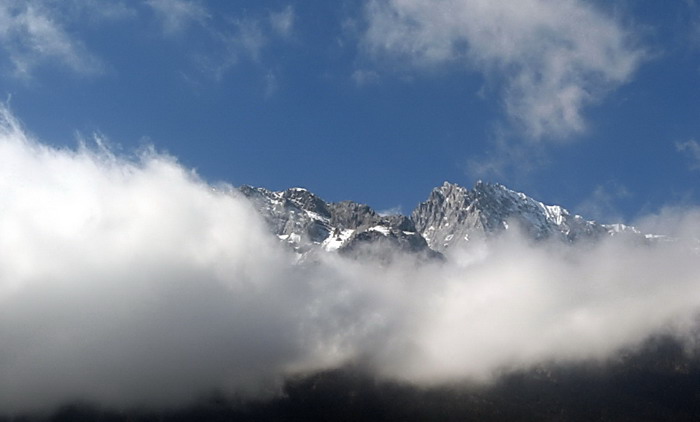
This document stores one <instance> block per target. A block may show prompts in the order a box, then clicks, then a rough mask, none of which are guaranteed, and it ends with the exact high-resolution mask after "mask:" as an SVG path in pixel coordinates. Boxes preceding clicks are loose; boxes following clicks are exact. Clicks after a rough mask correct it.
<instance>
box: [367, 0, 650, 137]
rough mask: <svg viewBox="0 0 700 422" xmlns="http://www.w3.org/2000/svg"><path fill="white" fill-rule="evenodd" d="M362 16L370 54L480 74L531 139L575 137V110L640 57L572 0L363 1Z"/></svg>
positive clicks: (606, 19) (617, 32) (624, 33)
mask: <svg viewBox="0 0 700 422" xmlns="http://www.w3.org/2000/svg"><path fill="white" fill-rule="evenodd" d="M365 15H366V20H367V29H366V32H365V33H364V46H365V48H366V50H367V52H368V53H369V54H370V55H372V56H374V57H381V58H385V57H387V56H389V57H391V58H393V59H399V60H401V61H403V62H408V63H410V64H412V65H414V66H416V67H432V66H436V65H446V64H450V65H457V66H462V67H465V68H467V69H471V70H475V71H477V72H480V73H482V74H483V75H484V77H485V78H486V79H487V80H489V81H493V82H495V86H497V87H499V88H497V91H498V94H499V95H500V98H501V100H502V102H503V109H504V111H505V113H506V114H507V116H508V118H509V119H510V121H511V123H513V124H514V125H515V127H517V128H518V129H520V132H523V133H525V134H526V135H527V137H529V138H530V139H533V140H542V139H563V138H567V137H569V136H571V135H573V134H577V133H580V132H582V131H584V130H585V129H586V121H585V118H584V113H583V112H584V109H585V108H586V107H587V106H590V105H592V104H595V103H596V102H598V101H599V100H601V99H602V98H603V97H604V96H605V94H606V93H607V92H608V91H609V90H611V89H614V88H615V87H618V86H619V85H621V84H623V83H625V82H627V81H628V80H629V79H630V78H631V77H632V75H633V73H634V71H635V70H636V69H637V68H638V67H639V65H640V63H641V62H642V61H643V60H644V58H645V52H644V51H643V50H642V49H641V48H639V47H637V46H635V44H634V39H633V38H634V37H633V34H632V33H631V32H630V31H628V30H626V29H625V28H624V27H623V26H622V25H621V24H620V23H619V22H618V21H616V20H615V19H614V18H612V17H610V16H608V15H606V14H605V13H604V12H603V11H601V10H600V9H598V8H596V7H594V6H593V5H591V4H589V3H585V2H582V1H580V0H565V1H552V0H524V1H520V2H516V3H514V2H509V1H482V0H450V1H448V0H439V1H425V0H370V1H369V2H368V3H367V5H366V9H365Z"/></svg>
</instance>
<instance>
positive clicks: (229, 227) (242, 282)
mask: <svg viewBox="0 0 700 422" xmlns="http://www.w3.org/2000/svg"><path fill="white" fill-rule="evenodd" d="M0 116H1V118H0V338H1V339H2V342H0V375H1V376H0V414H14V413H22V412H37V411H48V410H50V409H51V408H53V407H54V406H57V405H59V404H61V403H64V402H66V401H70V400H84V401H85V400H87V401H92V402H96V403H99V404H103V405H106V406H111V407H117V408H125V407H126V408H128V407H131V406H147V407H169V406H179V405H183V404H187V403H188V402H190V401H192V400H195V399H196V398H198V397H200V396H201V395H203V394H209V393H211V392H213V391H223V392H224V393H226V394H235V395H241V396H244V397H250V396H255V397H265V396H270V395H272V394H275V393H276V392H277V391H278V390H277V388H278V387H279V385H280V382H282V380H283V379H284V378H285V377H286V376H288V375H290V374H298V373H308V372H312V371H317V370H320V369H325V368H334V367H338V366H341V365H344V364H348V363H359V364H362V365H364V366H365V367H366V368H367V369H368V370H370V371H372V372H373V373H375V374H377V376H380V377H384V378H386V379H394V380H402V381H406V382H409V383H412V384H416V385H435V384H441V383H447V382H458V381H477V382H478V381H482V382H488V381H490V380H492V379H493V378H494V377H495V376H497V375H498V374H501V373H503V372H507V371H509V370H512V369H519V368H527V367H529V366H531V365H536V364H540V363H546V362H551V361H557V362H576V361H581V360H589V359H594V360H604V359H607V358H609V357H611V356H614V353H615V352H616V351H618V350H619V349H620V348H622V347H633V346H635V345H637V344H639V343H640V342H642V341H643V340H644V339H646V338H647V337H648V336H650V335H652V334H654V333H659V332H673V333H676V334H677V335H679V336H685V337H686V338H688V336H690V334H689V333H690V328H691V327H692V326H693V324H694V319H695V315H696V313H697V310H698V306H700V297H698V295H697V292H698V291H699V289H700V279H698V276H697V275H698V274H700V260H698V259H697V258H698V257H697V254H698V252H697V245H696V244H694V243H692V241H691V240H689V241H688V242H686V241H684V240H683V239H680V240H679V241H677V242H664V243H659V244H657V245H652V246H649V245H643V244H640V243H639V242H636V241H633V240H630V239H625V238H611V239H609V240H608V241H605V242H601V243H600V244H596V245H591V244H588V245H579V246H571V247H564V248H562V247H561V245H558V244H552V245H550V244H546V243H542V244H537V245H533V244H531V243H529V242H528V241H526V240H524V239H523V238H521V237H520V236H518V235H517V234H512V235H509V236H508V237H504V238H500V239H498V240H496V241H494V242H491V243H474V244H471V245H470V246H469V247H468V248H466V249H463V250H457V251H453V253H452V255H451V256H449V259H448V260H447V261H446V262H440V263H437V262H436V263H422V264H419V263H416V262H414V261H413V260H411V258H410V257H402V256H398V257H397V258H396V259H395V260H394V261H393V263H392V264H389V265H387V264H386V263H384V264H379V263H374V262H358V261H353V260H351V259H347V258H342V257H340V256H337V255H333V254H328V255H327V256H323V257H321V258H320V260H319V262H316V263H313V264H306V265H299V264H295V263H294V257H293V256H292V255H291V253H290V252H289V251H287V250H286V249H285V248H284V247H283V246H282V245H281V244H279V243H278V242H276V239H274V237H273V236H271V235H270V234H269V232H268V231H267V229H266V228H265V227H264V225H263V223H262V221H261V219H260V218H259V217H258V215H257V214H256V212H255V211H254V210H253V209H252V208H251V205H250V204H249V203H248V202H247V201H246V200H245V199H243V198H242V197H240V196H238V195H236V194H235V192H234V191H232V190H231V189H230V188H227V187H226V186H225V185H223V186H216V187H212V186H211V185H210V184H208V183H206V182H205V181H203V180H201V179H200V178H199V177H197V175H196V174H194V173H193V172H192V171H189V170H187V169H185V168H183V167H182V166H180V165H179V164H178V163H177V161H176V160H175V159H174V158H173V157H169V156H167V155H163V154H158V153H156V152H153V151H145V152H142V153H140V154H139V155H138V156H137V157H136V158H134V159H128V158H124V157H120V156H115V155H113V154H111V153H110V152H109V151H107V150H104V149H99V148H97V149H91V148H87V147H83V148H79V149H77V150H73V149H56V148H53V147H49V146H46V145H43V144H41V143H40V142H38V141H37V140H35V139H32V138H31V137H30V136H29V135H27V133H26V132H25V131H24V130H23V129H22V128H21V126H20V124H19V123H18V122H17V120H16V119H15V118H14V117H13V116H12V114H11V113H10V112H9V111H8V110H7V109H4V108H3V109H2V113H0ZM679 214H680V215H682V216H683V218H678V217H679ZM699 216H700V213H698V212H697V211H692V212H689V211H687V210H686V211H678V212H677V213H674V214H673V215H672V216H670V217H669V216H666V215H664V214H660V215H659V216H655V217H653V218H652V217H650V218H649V219H648V222H649V223H648V224H655V226H654V227H656V228H662V227H665V228H666V229H668V230H669V232H673V231H674V230H675V233H698V232H699V230H698V228H699V227H700V217H699Z"/></svg>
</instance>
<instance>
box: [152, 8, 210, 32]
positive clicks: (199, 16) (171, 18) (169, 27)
mask: <svg viewBox="0 0 700 422" xmlns="http://www.w3.org/2000/svg"><path fill="white" fill-rule="evenodd" d="M146 4H147V5H148V6H149V7H151V9H152V10H153V12H154V13H155V14H156V16H158V18H159V19H160V21H161V24H162V25H163V33H164V34H165V35H168V36H171V35H175V34H178V33H181V32H182V31H184V30H186V29H187V28H188V27H189V26H191V25H193V24H203V23H204V22H205V21H206V20H207V19H208V18H209V17H210V14H209V11H208V10H207V9H206V7H205V6H204V5H203V4H201V3H199V2H197V1H193V0H148V1H147V2H146Z"/></svg>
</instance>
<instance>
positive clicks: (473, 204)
mask: <svg viewBox="0 0 700 422" xmlns="http://www.w3.org/2000/svg"><path fill="white" fill-rule="evenodd" d="M411 217H412V219H413V221H414V222H415V225H416V228H417V230H418V231H419V232H421V233H422V234H423V237H425V239H426V240H427V242H428V245H429V246H430V247H431V248H432V249H434V250H436V251H440V252H443V251H445V250H447V249H448V248H450V247H453V246H455V245H458V244H461V243H465V242H468V241H470V240H474V239H478V238H486V237H490V236H493V235H496V234H499V233H500V232H502V231H503V230H507V229H509V228H510V227H513V226H515V225H517V226H518V227H519V228H520V230H522V231H523V232H525V233H526V234H527V235H528V236H529V237H531V238H532V239H535V240H538V239H545V238H550V237H552V236H555V237H558V238H560V239H562V240H566V241H574V240H579V239H581V238H595V237H597V236H601V235H604V234H607V233H608V230H607V229H606V228H605V227H604V226H602V225H600V224H597V223H595V222H593V221H588V220H585V219H583V218H582V217H581V216H578V215H574V216H572V215H571V214H570V213H569V212H568V211H567V210H565V209H564V208H561V207H559V206H557V205H545V204H543V203H541V202H538V201H535V200H534V199H532V198H530V197H528V196H527V195H525V194H523V193H519V192H515V191H512V190H510V189H507V188H506V187H504V186H502V185H499V184H488V183H483V182H477V184H476V185H475V186H474V189H472V190H469V189H465V188H463V187H461V186H458V185H454V184H451V183H447V182H445V183H444V184H443V185H442V186H440V187H437V188H435V189H433V191H432V192H431V194H430V196H429V198H428V200H427V201H425V202H422V203H421V204H419V205H418V207H417V208H416V209H415V210H414V211H413V213H412V215H411Z"/></svg>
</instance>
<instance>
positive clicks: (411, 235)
mask: <svg viewBox="0 0 700 422" xmlns="http://www.w3.org/2000/svg"><path fill="white" fill-rule="evenodd" d="M240 191H241V192H242V193H243V194H244V195H245V196H246V197H248V198H249V199H250V200H251V201H252V202H253V204H254V206H255V207H256V209H258V211H259V212H260V213H261V214H262V216H263V217H264V218H265V220H266V221H267V223H268V226H269V227H270V229H271V231H272V232H273V233H274V234H275V235H277V237H279V239H281V240H282V241H284V242H286V243H287V244H289V246H291V247H292V248H293V249H294V250H295V251H296V252H298V253H299V254H301V255H304V254H306V253H307V252H309V251H316V250H322V251H338V252H339V253H343V254H346V255H353V256H358V255H362V256H367V255H371V254H380V250H381V248H388V249H392V250H400V251H403V252H408V253H411V254H421V255H422V256H426V257H429V258H436V257H437V258H441V257H442V253H443V252H445V251H447V250H448V249H449V248H453V247H455V246H457V245H460V244H464V243H466V242H470V241H474V240H477V239H486V238H489V237H493V236H496V235H498V234H500V233H501V232H503V231H505V230H509V229H511V228H513V227H516V226H517V227H518V228H519V229H520V230H521V231H522V232H524V233H525V234H526V235H528V236H529V237H530V238H531V239H533V240H540V239H551V238H554V239H559V240H562V241H565V242H574V241H579V240H585V239H589V240H595V239H597V238H599V237H601V236H606V235H620V234H623V235H625V236H632V237H635V238H639V239H640V240H642V241H644V240H645V239H646V238H645V236H644V235H642V234H641V233H639V231H637V230H636V229H635V228H634V227H629V226H624V225H621V224H613V225H602V224H598V223H596V222H594V221H589V220H586V219H584V218H583V217H581V216H578V215H571V213H569V211H567V210H566V209H564V208H562V207H559V206H557V205H545V204H543V203H541V202H538V201H536V200H534V199H532V198H530V197H528V196H527V195H525V194H523V193H519V192H515V191H512V190H510V189H507V188H506V187H504V186H502V185H499V184H489V183H484V182H481V181H480V182H477V183H476V185H475V186H474V188H473V189H471V190H470V189H466V188H463V187H461V186H458V185H455V184H452V183H447V182H445V183H444V184H443V185H442V186H439V187H437V188H435V189H433V191H432V192H431V193H430V196H429V197H428V199H427V200H426V201H425V202H422V203H421V204H419V205H418V207H416V209H415V210H414V211H413V213H412V214H411V216H410V217H407V216H403V215H390V216H382V215H379V214H378V213H377V212H375V211H374V210H373V209H372V208H371V207H369V206H368V205H365V204H360V203H357V202H352V201H342V202H336V203H328V202H326V201H324V200H323V199H321V198H319V197H318V196H316V195H314V194H313V193H311V192H309V191H308V190H306V189H302V188H291V189H287V190H285V191H281V192H273V191H270V190H267V189H264V188H254V187H250V186H243V187H241V188H240ZM369 245H372V247H371V248H370V247H368V246H369Z"/></svg>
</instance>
